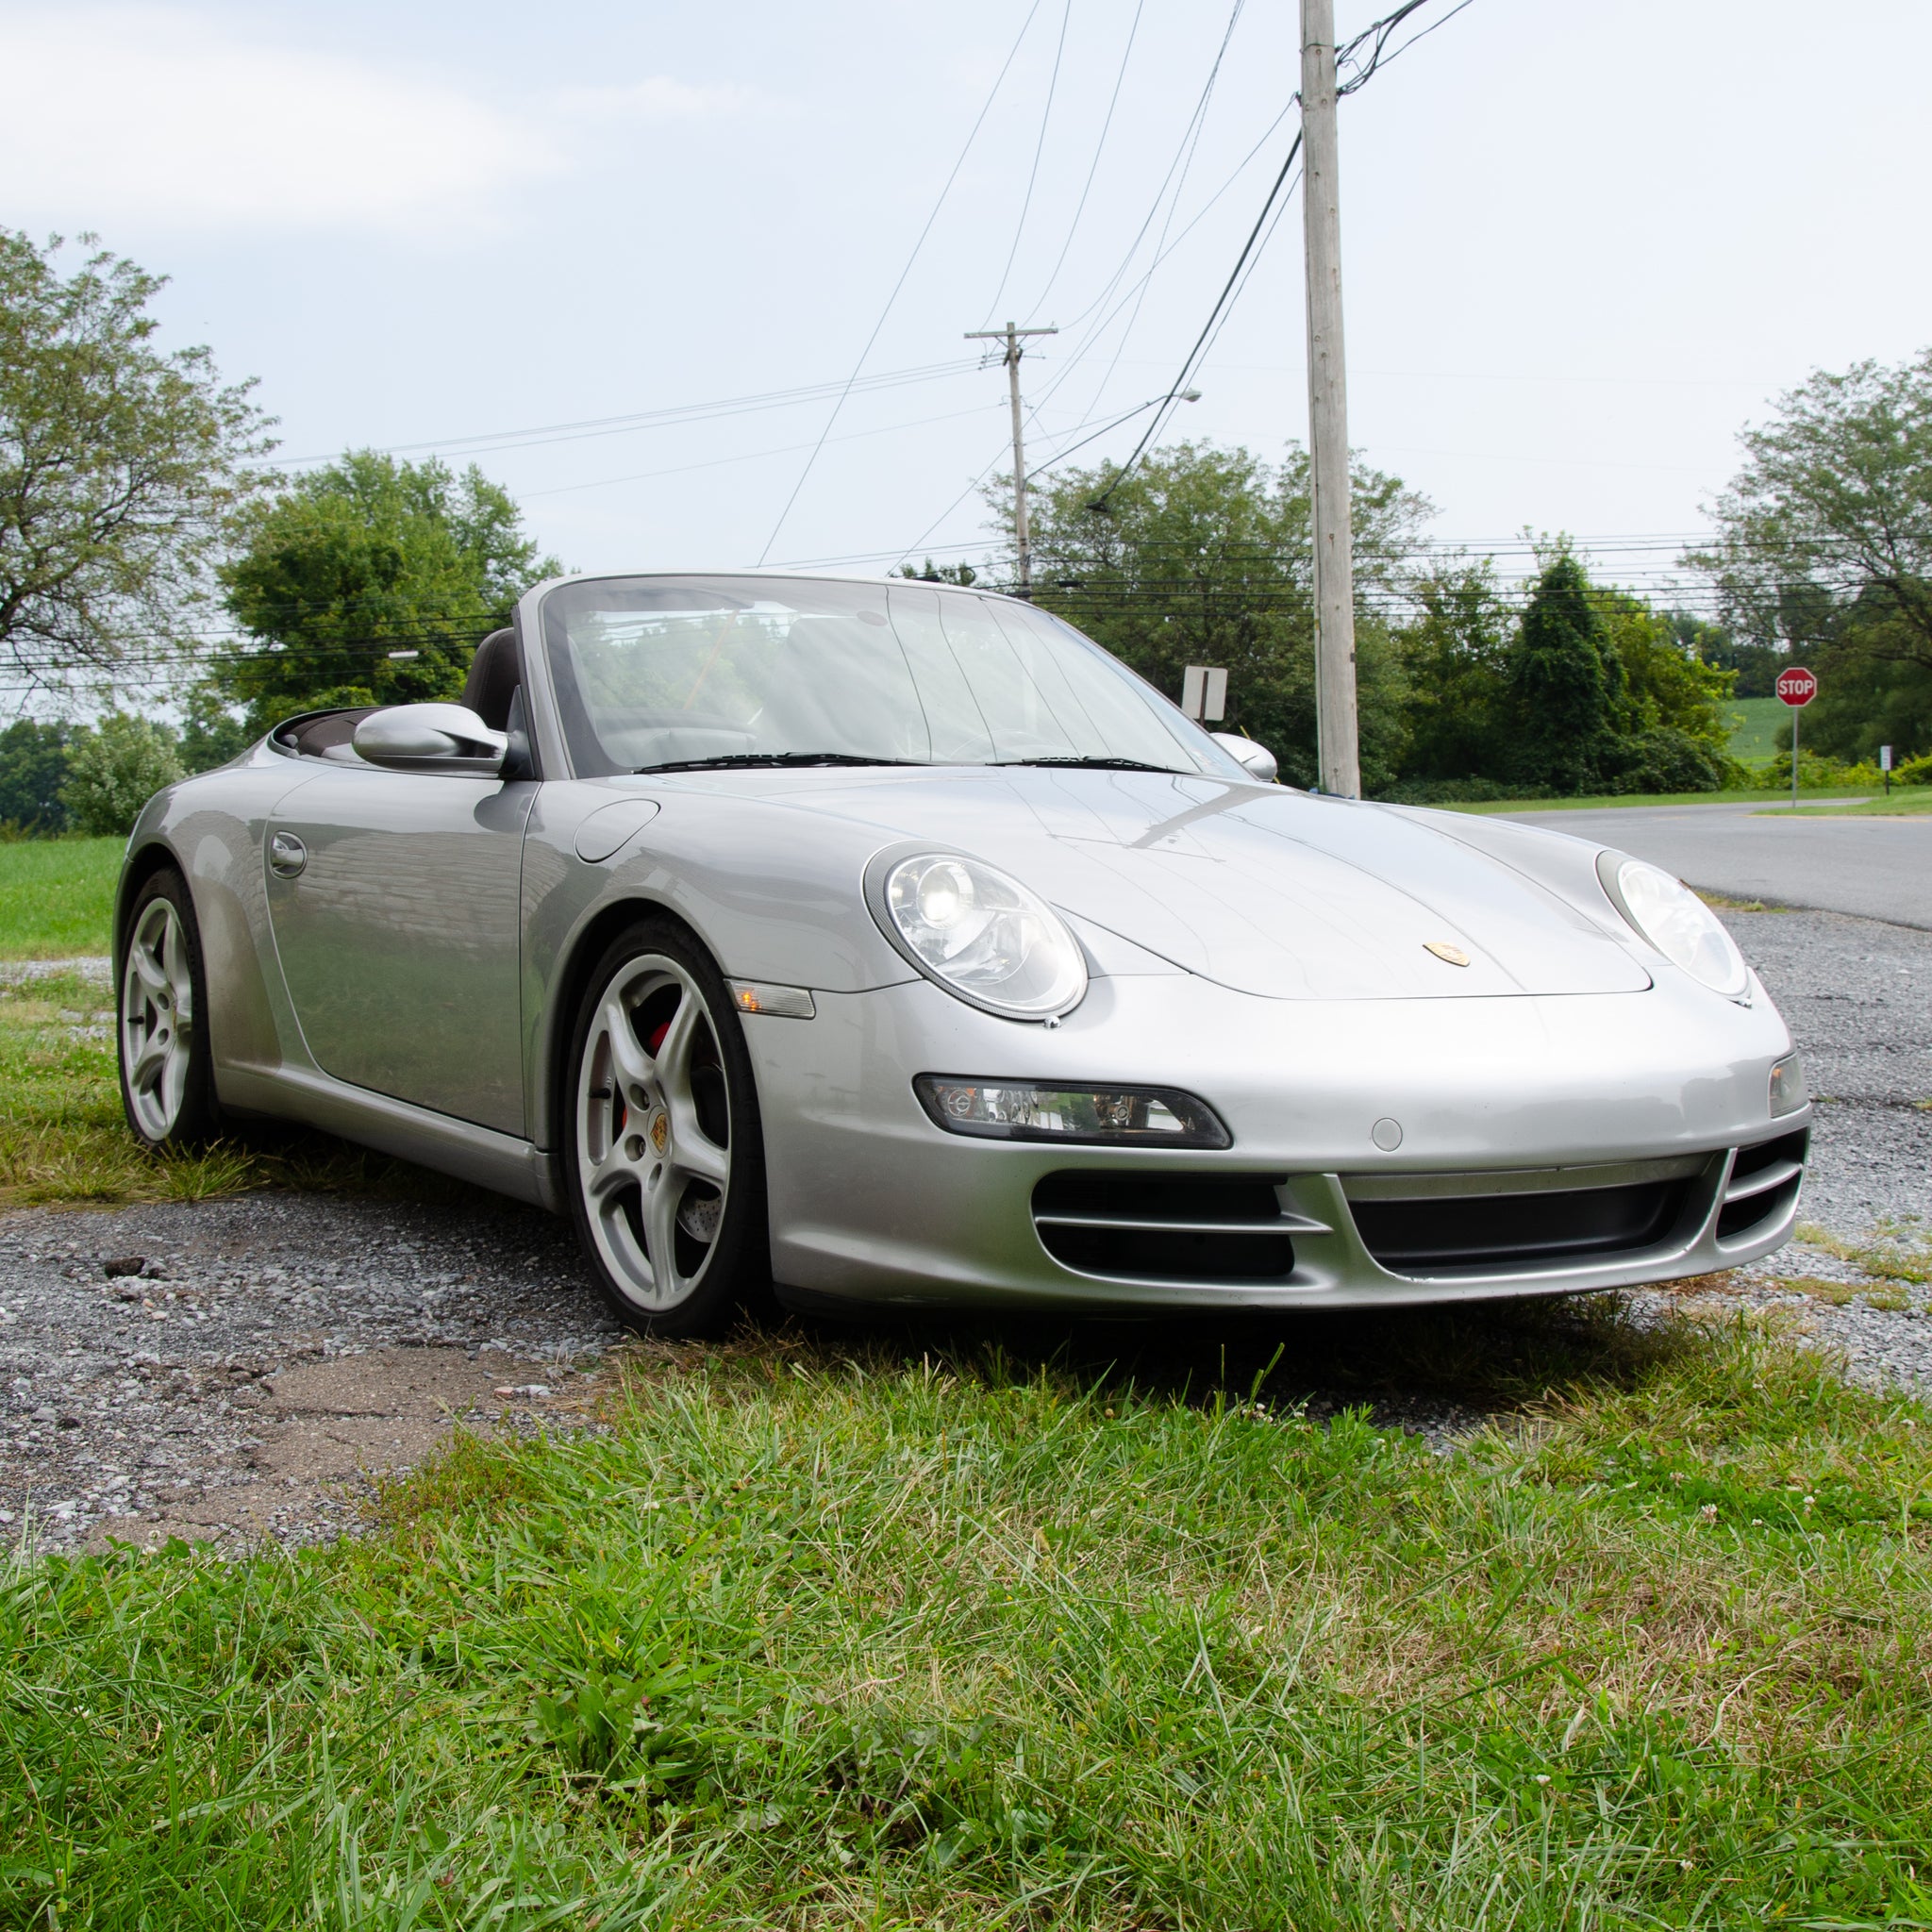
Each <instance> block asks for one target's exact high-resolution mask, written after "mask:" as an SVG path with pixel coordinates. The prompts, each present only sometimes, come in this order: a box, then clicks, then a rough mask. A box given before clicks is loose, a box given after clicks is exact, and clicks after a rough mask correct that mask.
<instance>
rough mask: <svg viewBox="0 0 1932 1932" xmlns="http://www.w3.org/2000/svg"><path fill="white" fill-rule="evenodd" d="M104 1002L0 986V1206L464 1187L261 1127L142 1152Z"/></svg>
mask: <svg viewBox="0 0 1932 1932" xmlns="http://www.w3.org/2000/svg"><path fill="white" fill-rule="evenodd" d="M8 849H14V848H8ZM105 997H106V995H104V993H103V991H102V989H101V987H100V985H99V984H98V982H96V981H93V980H90V979H86V978H84V977H81V976H80V975H78V974H48V975H46V976H44V977H42V978H39V979H36V980H31V981H25V982H22V983H20V984H17V985H0V1207H26V1206H32V1205H36V1204H42V1203H63V1202H64V1203H74V1204H83V1203H85V1204H105V1203H113V1202H124V1201H198V1200H206V1199H208V1198H210V1197H212V1196H215V1195H219V1194H232V1193H239V1192H242V1191H245V1190H248V1189H251V1188H262V1187H299V1188H304V1189H308V1190H330V1191H344V1192H349V1191H353V1192H359V1193H374V1194H378V1195H382V1194H390V1195H397V1196H401V1197H404V1198H409V1199H424V1198H433V1199H445V1198H451V1197H455V1196H459V1195H461V1194H462V1193H463V1192H465V1190H464V1189H463V1188H462V1186H461V1184H460V1183H458V1182H455V1181H446V1180H443V1179H442V1178H441V1176H438V1175H434V1174H425V1173H424V1171H423V1170H421V1169H419V1168H413V1167H410V1166H409V1165H408V1163H407V1162H404V1161H398V1160H391V1159H390V1158H388V1157H386V1156H383V1155H377V1154H371V1153H368V1152H366V1151H365V1150H363V1149H360V1148H356V1147H350V1146H346V1145H345V1144H344V1143H343V1142H341V1141H333V1140H330V1139H329V1138H328V1137H327V1136H325V1135H320V1134H306V1133H296V1132H288V1131H278V1130H274V1129H269V1130H265V1131H259V1132H257V1133H255V1134H254V1135H253V1136H252V1138H251V1139H249V1140H247V1141H242V1140H240V1139H235V1140H226V1141H217V1142H215V1143H214V1144H213V1145H211V1146H208V1147H204V1148H199V1149H194V1150H187V1151H180V1152H168V1153H163V1154H154V1153H150V1152H148V1151H147V1150H146V1149H145V1148H143V1147H142V1145H141V1144H140V1143H139V1142H138V1141H136V1140H135V1139H134V1137H133V1135H132V1134H130V1133H129V1132H128V1129H127V1124H126V1121H125V1117H124V1116H123V1114H122V1110H121V1091H120V1086H119V1082H118V1077H117V1074H116V1072H115V1058H114V1041H113V1028H112V1026H111V1025H108V1026H102V1025H99V1024H95V1021H94V1017H93V1016H94V1015H95V1014H97V1013H98V1012H99V1011H100V1010H101V1008H102V1004H103V1000H104V998H105ZM75 1016H78V1017H77V1018H76V1017H75Z"/></svg>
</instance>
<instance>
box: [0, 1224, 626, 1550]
mask: <svg viewBox="0 0 1932 1932" xmlns="http://www.w3.org/2000/svg"><path fill="white" fill-rule="evenodd" d="M136 1249H138V1251H139V1252H140V1253H141V1254H142V1256H143V1257H146V1259H147V1261H148V1268H147V1270H146V1271H145V1272H144V1274H143V1275H142V1278H140V1279H139V1280H138V1281H136V1280H132V1279H129V1278H126V1277H125V1276H123V1277H120V1278H115V1279H111V1280H110V1279H108V1277H107V1275H106V1274H105V1273H104V1268H105V1264H106V1262H107V1261H108V1259H111V1258H123V1259H125V1258H127V1257H129V1256H130V1251H131V1250H136ZM0 1304H4V1305H5V1313H6V1315H7V1316H8V1317H10V1318H11V1319H10V1320H5V1321H0V1524H5V1525H7V1526H8V1529H9V1532H10V1534H11V1535H12V1536H13V1538H14V1539H15V1540H16V1541H19V1540H21V1539H22V1538H23V1537H31V1539H32V1541H34V1542H35V1543H36V1544H37V1545H38V1546H39V1547H42V1548H72V1547H76V1546H78V1545H80V1544H83V1543H86V1542H88V1541H90V1540H91V1539H92V1541H96V1542H98V1541H99V1540H100V1539H99V1537H98V1536H97V1535H96V1534H95V1533H96V1531H97V1530H98V1529H99V1528H100V1526H101V1525H103V1524H111V1525H112V1527H113V1530H114V1533H115V1534H117V1535H120V1536H124V1537H129V1538H131V1539H134V1540H140V1532H141V1530H142V1526H143V1525H142V1524H141V1523H140V1522H139V1521H138V1519H141V1518H143V1517H149V1518H153V1519H154V1524H153V1525H149V1526H154V1527H158V1529H159V1530H161V1531H165V1532H168V1533H178V1534H181V1535H184V1536H192V1535H203V1536H212V1537H215V1538H216V1539H217V1540H221V1541H238V1542H247V1541H259V1540H260V1538H261V1537H262V1536H263V1535H273V1536H274V1537H275V1538H276V1539H277V1540H278V1541H285V1542H302V1541H317V1540H323V1539H326V1538H329V1537H332V1536H334V1535H336V1534H338V1533H340V1532H341V1530H342V1529H344V1528H346V1527H349V1526H351V1525H352V1524H353V1522H354V1520H355V1516H356V1510H357V1494H356V1492H357V1491H358V1489H361V1488H366V1480H364V1479H360V1478H358V1477H357V1475H356V1474H355V1471H356V1469H357V1468H358V1467H360V1468H366V1469H367V1470H376V1469H380V1468H383V1467H386V1466H387V1467H395V1466H408V1462H409V1461H411V1460H414V1459H420V1458H419V1457H415V1456H414V1455H411V1456H409V1457H403V1458H401V1460H400V1464H399V1463H398V1459H397V1458H396V1457H390V1456H388V1455H385V1454H384V1453H382V1452H383V1450H384V1449H385V1447H386V1446H387V1445H386V1444H385V1443H383V1442H381V1441H376V1440H375V1435H379V1434H380V1431H379V1430H377V1431H375V1434H373V1435H372V1438H371V1441H370V1443H369V1444H368V1445H366V1446H368V1448H369V1450H370V1453H369V1454H368V1455H367V1456H365V1457H350V1458H349V1461H348V1464H347V1466H346V1467H345V1468H341V1469H338V1470H335V1471H334V1473H333V1474H330V1473H329V1472H327V1471H325V1472H323V1474H319V1475H318V1474H316V1469H317V1467H318V1457H317V1455H315V1454H311V1453H308V1451H312V1450H314V1449H315V1448H316V1447H317V1444H316V1443H315V1442H312V1441H311V1442H309V1443H308V1451H303V1450H301V1445H300V1443H299V1441H298V1438H300V1437H301V1435H302V1428H301V1427H298V1426H297V1425H296V1422H295V1420H294V1419H291V1418H290V1417H288V1416H286V1415H284V1414H281V1413H278V1407H283V1408H285V1407H286V1404H282V1403H281V1402H280V1396H279V1391H281V1390H282V1389H283V1388H284V1387H286V1386H290V1383H291V1376H295V1377H300V1376H301V1375H303V1374H312V1373H313V1372H314V1371H315V1370H316V1368H317V1367H319V1366H320V1365H326V1364H341V1365H342V1367H343V1368H344V1369H347V1368H352V1367H355V1366H357V1365H358V1364H359V1365H360V1367H361V1368H362V1369H363V1370H364V1371H366V1374H368V1375H370V1376H373V1377H375V1378H376V1379H377V1380H378V1381H384V1380H385V1378H386V1382H385V1386H388V1385H390V1384H393V1383H394V1382H395V1379H396V1375H397V1374H399V1373H403V1372H405V1371H407V1372H408V1373H407V1374H404V1379H405V1380H406V1381H410V1380H411V1379H412V1378H413V1381H412V1386H414V1385H420V1387H417V1388H416V1390H415V1393H414V1394H413V1395H412V1394H410V1393H409V1392H408V1391H404V1392H403V1393H401V1394H398V1395H396V1396H395V1399H394V1400H392V1401H391V1400H389V1399H388V1398H387V1397H386V1398H385V1402H386V1404H387V1406H386V1407H385V1406H378V1408H377V1409H375V1410H367V1408H366V1405H360V1404H358V1397H357V1394H356V1384H355V1381H354V1378H353V1376H351V1377H350V1378H349V1379H348V1380H347V1381H345V1382H341V1383H339V1384H338V1385H336V1386H335V1390H334V1392H333V1393H332V1394H330V1395H329V1397H328V1399H327V1401H326V1402H325V1403H323V1404H322V1405H321V1406H320V1407H316V1406H314V1405H310V1407H309V1408H308V1409H306V1410H305V1411H304V1415H305V1417H306V1424H304V1425H305V1426H308V1427H309V1429H310V1433H311V1434H313V1433H314V1431H315V1430H320V1431H321V1432H322V1435H323V1436H324V1437H326V1438H327V1441H328V1442H329V1443H331V1444H333V1445H334V1450H335V1451H340V1452H341V1454H336V1455H335V1456H334V1460H335V1462H337V1463H341V1462H342V1460H343V1457H344V1456H346V1455H347V1453H348V1450H349V1449H350V1448H353V1447H354V1446H355V1445H354V1444H351V1443H349V1442H348V1441H347V1439H346V1436H345V1435H344V1433H343V1430H342V1428H341V1426H340V1423H341V1418H342V1417H343V1416H355V1415H358V1414H365V1412H366V1414H380V1415H386V1416H389V1417H391V1419H392V1420H395V1421H396V1423H397V1428H398V1430H399V1432H400V1433H399V1434H398V1436H397V1438H396V1440H397V1441H402V1440H403V1439H404V1438H408V1441H409V1442H410V1443H417V1439H418V1437H419V1436H420V1433H421V1432H420V1430H418V1429H417V1428H416V1425H417V1424H420V1423H422V1422H424V1421H425V1414H426V1416H427V1419H428V1420H429V1421H431V1422H433V1424H434V1425H435V1426H434V1431H433V1432H434V1433H441V1432H442V1431H444V1430H446V1427H447V1424H448V1422H449V1420H450V1418H449V1416H447V1415H446V1414H444V1413H443V1412H442V1410H443V1407H444V1406H446V1405H447V1404H448V1403H449V1402H450V1401H451V1400H452V1399H460V1400H462V1401H464V1402H465V1403H466V1404H467V1407H464V1408H463V1409H462V1410H461V1414H462V1416H463V1418H464V1419H465V1420H466V1421H467V1422H468V1423H469V1424H471V1425H472V1426H475V1427H478V1428H481V1429H484V1430H486V1431H488V1430H490V1429H496V1428H502V1427H505V1426H510V1427H520V1428H521V1427H535V1426H548V1427H553V1428H554V1427H556V1426H558V1424H571V1425H575V1424H577V1423H578V1422H579V1421H580V1419H581V1415H582V1411H583V1409H584V1407H585V1405H586V1402H587V1400H588V1398H589V1397H590V1396H591V1393H592V1392H593V1391H594V1389H595V1387H596V1376H595V1370H596V1367H597V1364H598V1362H599V1360H600V1358H601V1357H602V1356H603V1355H604V1353H605V1352H606V1351H607V1350H608V1348H609V1347H610V1346H611V1345H612V1344H613V1343H614V1342H615V1341H618V1340H619V1339H620V1335H621V1331H620V1330H619V1328H618V1327H617V1325H616V1324H615V1323H613V1322H612V1321H611V1320H610V1319H609V1317H608V1315H607V1314H606V1313H605V1311H604V1307H603V1304H602V1302H601V1301H600V1299H599V1298H598V1296H597V1293H596V1291H595V1288H594V1286H593V1284H592V1282H591V1278H590V1276H589V1274H588V1273H587V1271H586V1270H585V1268H584V1265H583V1262H582V1260H581V1257H579V1255H578V1253H577V1249H576V1244H575V1240H574V1238H573V1236H572V1234H571V1231H570V1228H569V1226H568V1224H566V1223H564V1222H561V1221H558V1220H555V1219H553V1218H552V1217H550V1216H549V1215H545V1214H541V1213H538V1212H536V1211H534V1210H526V1209H524V1208H519V1207H517V1206H516V1205H514V1204H512V1203H508V1202H504V1203H501V1204H499V1203H497V1202H495V1201H493V1200H491V1198H490V1197H488V1196H486V1195H481V1194H478V1195H475V1196H472V1197H469V1198H467V1199H465V1200H464V1201H462V1202H461V1203H459V1204H456V1205H451V1206H447V1207H445V1206H425V1205H415V1204H411V1205H401V1204H394V1203H386V1202H379V1201H353V1200H348V1201H345V1200H341V1199H335V1198H330V1197H326V1196H321V1195H300V1194H252V1195H243V1196H240V1197H237V1198H234V1199H230V1200H223V1201H205V1202H192V1203H188V1202H183V1203H171V1204H167V1205H162V1206H152V1207H141V1208H122V1209H119V1210H99V1209H90V1210H82V1211H75V1210H72V1209H53V1208H36V1209H31V1210H27V1211H24V1212H18V1213H14V1214H10V1215H7V1216H5V1217H4V1218H0ZM444 1357H446V1358H447V1368H448V1369H449V1370H450V1371H458V1370H466V1371H467V1376H466V1377H465V1375H463V1374H456V1375H455V1379H454V1380H453V1379H452V1376H451V1374H441V1376H440V1377H439V1376H438V1375H437V1374H431V1373H428V1370H433V1369H435V1367H436V1365H437V1363H438V1362H439V1360H440V1359H441V1358H444ZM425 1364H427V1365H428V1369H427V1370H425V1371H424V1373H421V1374H418V1373H416V1371H417V1370H419V1369H423V1367H424V1365H425ZM519 1370H522V1371H523V1372H524V1374H522V1375H517V1373H516V1372H517V1371H519ZM533 1370H534V1371H537V1372H539V1374H541V1382H540V1381H539V1380H538V1379H537V1377H536V1376H532V1375H531V1374H530V1372H531V1371H533ZM506 1371H508V1372H509V1373H510V1374H512V1375H516V1385H517V1389H518V1395H517V1399H516V1400H515V1402H514V1404H513V1405H512V1407H513V1409H514V1411H515V1412H514V1413H513V1414H512V1413H507V1412H506V1411H505V1410H500V1409H498V1408H497V1407H496V1406H495V1404H494V1402H493V1401H492V1399H491V1394H490V1391H491V1388H492V1387H493V1386H495V1385H496V1384H499V1383H501V1382H502V1381H503V1379H504V1376H505V1372H506ZM583 1372H589V1373H583ZM566 1377H567V1378H568V1381H569V1385H570V1386H569V1387H568V1389H567V1390H565V1391H564V1394H563V1395H561V1396H556V1397H554V1398H553V1397H552V1396H550V1395H543V1396H540V1395H538V1394H537V1393H536V1391H537V1390H538V1389H540V1388H541V1389H544V1390H546V1391H556V1390H557V1389H558V1387H559V1384H560V1382H561V1381H562V1380H563V1378H566ZM540 1411H541V1413H539V1412H540ZM405 1424H407V1425H408V1426H404V1425H405ZM412 1432H413V1433H412ZM349 1433H352V1434H353V1433H354V1432H353V1431H351V1432H349ZM363 1433H365V1434H370V1433H371V1432H370V1431H367V1430H365V1431H363ZM418 1446H420V1444H418ZM298 1452H299V1453H298ZM332 1453H333V1452H332ZM291 1458H292V1460H293V1461H294V1462H295V1463H298V1464H300V1465H301V1467H300V1468H298V1469H296V1470H294V1471H293V1472H292V1473H290V1474H284V1473H282V1472H281V1471H280V1470H279V1468H278V1466H277V1465H278V1460H279V1461H289V1460H291ZM328 1460H329V1457H327V1456H323V1457H320V1461H321V1462H327V1461H328ZM305 1471H306V1472H307V1474H305V1473H304V1472H305ZM265 1472H267V1473H270V1474H273V1475H274V1477H275V1481H276V1482H277V1483H278V1484H279V1486H280V1488H282V1489H283V1490H285V1491H288V1493H287V1495H286V1496H284V1497H282V1498H281V1499H280V1500H279V1501H278V1504H277V1507H276V1508H275V1510H273V1511H270V1512H267V1514H266V1516H265V1515H264V1512H263V1510H262V1508H261V1507H260V1503H261V1498H260V1495H259V1493H258V1492H259V1491H261V1490H262V1489H263V1487H264V1473H265ZM228 1504H232V1505H234V1506H235V1507H233V1508H228V1507H225V1505H228Z"/></svg>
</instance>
